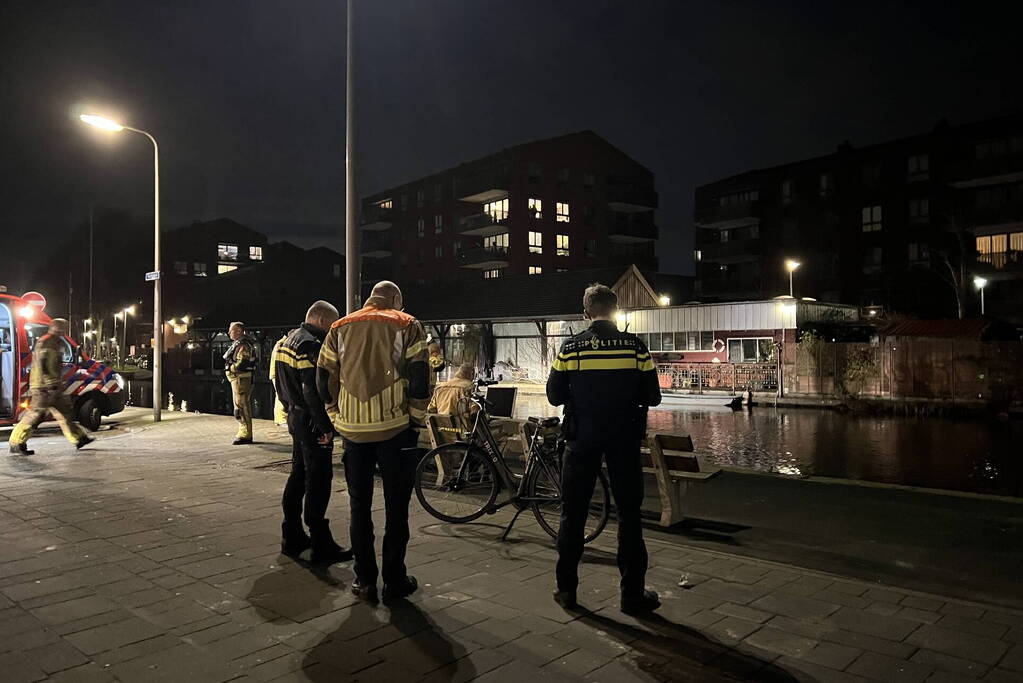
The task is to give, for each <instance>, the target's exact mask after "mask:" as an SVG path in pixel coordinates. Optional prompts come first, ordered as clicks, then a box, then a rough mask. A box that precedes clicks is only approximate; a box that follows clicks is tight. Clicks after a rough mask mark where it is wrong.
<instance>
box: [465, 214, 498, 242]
mask: <svg viewBox="0 0 1023 683" xmlns="http://www.w3.org/2000/svg"><path fill="white" fill-rule="evenodd" d="M458 232H459V234H461V235H470V236H472V237H490V236H492V235H500V234H501V233H503V232H508V215H507V212H505V213H504V215H503V217H502V216H501V215H493V214H489V213H476V214H473V215H471V216H466V217H465V218H463V219H462V220H461V221H460V223H459V227H458Z"/></svg>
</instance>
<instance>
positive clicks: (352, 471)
mask: <svg viewBox="0 0 1023 683" xmlns="http://www.w3.org/2000/svg"><path fill="white" fill-rule="evenodd" d="M418 436H419V435H418V434H417V433H416V432H415V431H414V430H411V429H410V430H408V431H407V432H403V433H401V434H399V435H398V436H396V437H394V438H392V439H388V440H387V441H378V442H374V443H354V442H351V441H348V440H345V443H344V445H345V456H344V462H345V480H346V481H347V482H348V496H349V499H350V500H351V508H352V509H351V517H352V519H351V527H350V529H349V531H350V533H351V537H352V552H354V553H355V576H356V577H358V579H359V581H360V583H362V584H363V585H374V584H376V581H377V574H378V573H380V572H379V570H378V569H377V557H376V547H375V546H374V536H373V515H372V507H373V472H374V470H375V469H376V468H378V467H379V468H380V478H381V479H383V483H384V515H385V518H386V526H385V528H384V544H383V545H384V547H383V558H382V559H383V572H382V573H383V578H384V583H400V582H401V581H402V580H404V579H405V576H406V574H407V572H406V569H405V549H406V548H407V547H408V540H409V528H408V507H409V500H410V499H411V498H412V486H413V482H414V480H415V474H416V465H417V464H418V460H417V456H418V455H419V450H418V449H417V448H415V442H416V440H418Z"/></svg>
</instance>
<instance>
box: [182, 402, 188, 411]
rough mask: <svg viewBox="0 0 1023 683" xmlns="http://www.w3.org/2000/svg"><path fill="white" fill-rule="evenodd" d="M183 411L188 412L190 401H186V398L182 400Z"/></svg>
mask: <svg viewBox="0 0 1023 683" xmlns="http://www.w3.org/2000/svg"><path fill="white" fill-rule="evenodd" d="M181 412H183V413H187V412H188V401H186V400H184V399H182V400H181Z"/></svg>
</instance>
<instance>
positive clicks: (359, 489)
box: [316, 281, 430, 601]
mask: <svg viewBox="0 0 1023 683" xmlns="http://www.w3.org/2000/svg"><path fill="white" fill-rule="evenodd" d="M429 374H430V365H429V355H428V352H427V344H426V332H425V330H424V329H423V326H422V324H420V322H419V321H418V320H416V319H415V318H413V317H412V316H411V315H409V314H407V313H405V312H403V301H402V296H401V290H400V289H398V286H397V285H396V284H394V283H393V282H387V281H384V282H379V283H377V285H376V286H375V287H374V288H373V291H372V293H371V294H370V297H369V299H367V301H366V305H365V306H364V307H363V308H362V309H360V310H358V311H355V312H354V313H351V314H349V315H347V316H345V317H344V318H341V319H340V320H338V321H337V322H335V323H334V324H333V325H332V326H331V328H330V331H329V332H328V333H327V338H326V339H325V340H324V342H323V348H322V349H320V357H319V360H318V362H317V371H316V386H317V388H318V389H319V392H320V397H321V398H322V399H323V402H324V403H325V404H326V405H327V412H328V414H330V415H331V418H332V419H333V422H334V428H335V429H336V430H337V431H338V433H339V434H341V439H342V441H343V443H344V463H345V480H346V481H347V482H348V495H349V499H350V501H351V527H350V531H351V538H352V551H353V552H354V553H355V581H354V582H353V583H352V592H353V593H355V595H357V596H358V597H360V598H362V599H363V600H367V601H376V599H377V586H376V583H377V575H378V573H379V574H382V575H383V580H384V587H383V598H384V600H389V599H397V598H403V597H405V596H407V595H410V594H411V593H413V592H414V591H415V590H416V588H418V585H419V584H418V583H417V581H416V579H415V577H413V576H409V575H408V573H407V569H406V567H405V550H406V548H407V546H408V540H409V526H408V507H409V500H410V499H411V497H412V486H413V482H414V479H415V468H416V464H417V458H416V455H417V454H418V450H417V449H416V444H417V442H418V440H419V430H420V429H422V428H423V427H424V426H425V419H426V407H427V405H428V404H429V401H430V378H429ZM378 467H379V469H380V475H381V478H382V479H383V487H384V508H385V518H386V528H385V530H384V541H383V555H382V560H383V562H382V571H381V570H378V567H377V560H376V549H375V547H374V543H373V518H372V516H371V508H372V504H373V472H374V470H375V469H376V468H378Z"/></svg>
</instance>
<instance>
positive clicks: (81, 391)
mask: <svg viewBox="0 0 1023 683" xmlns="http://www.w3.org/2000/svg"><path fill="white" fill-rule="evenodd" d="M33 294H34V293H33ZM44 307H45V300H43V299H42V297H41V296H38V295H36V296H34V297H32V296H29V295H28V294H26V295H24V296H21V297H19V296H13V295H11V294H7V293H6V292H5V291H4V288H0V427H2V426H8V425H12V424H14V423H16V422H17V421H18V419H19V418H20V417H21V414H22V413H23V412H24V411H25V409H26V408H28V405H29V401H30V394H29V388H28V373H29V370H30V369H31V367H32V349H33V347H35V343H36V341H37V340H38V339H39V338H40V337H42V336H43V335H44V334H46V333H47V331H48V330H49V327H50V320H51V318H50V316H49V315H47V314H46V313H45V312H44V311H43V308H44ZM62 341H63V349H64V359H63V361H64V393H66V394H68V395H69V396H70V397H71V404H72V406H74V411H75V412H74V414H75V419H77V420H78V422H79V424H81V425H82V426H83V427H85V428H86V429H89V430H91V431H95V430H96V429H98V428H99V425H100V421H101V420H102V419H103V416H104V415H113V414H115V413H119V412H121V411H122V410H124V405H125V402H126V398H127V391H126V390H125V384H124V379H123V378H122V377H121V376H120V375H119V374H118V373H116V372H114V370H113V369H112V368H110V367H108V366H106V365H104V364H103V363H100V362H99V361H97V360H94V359H92V358H90V357H89V355H88V354H87V353H85V351H84V350H83V349H82V347H80V346H79V345H78V343H77V342H75V340H74V339H72V338H71V337H70V336H67V337H64V338H63V339H62Z"/></svg>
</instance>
